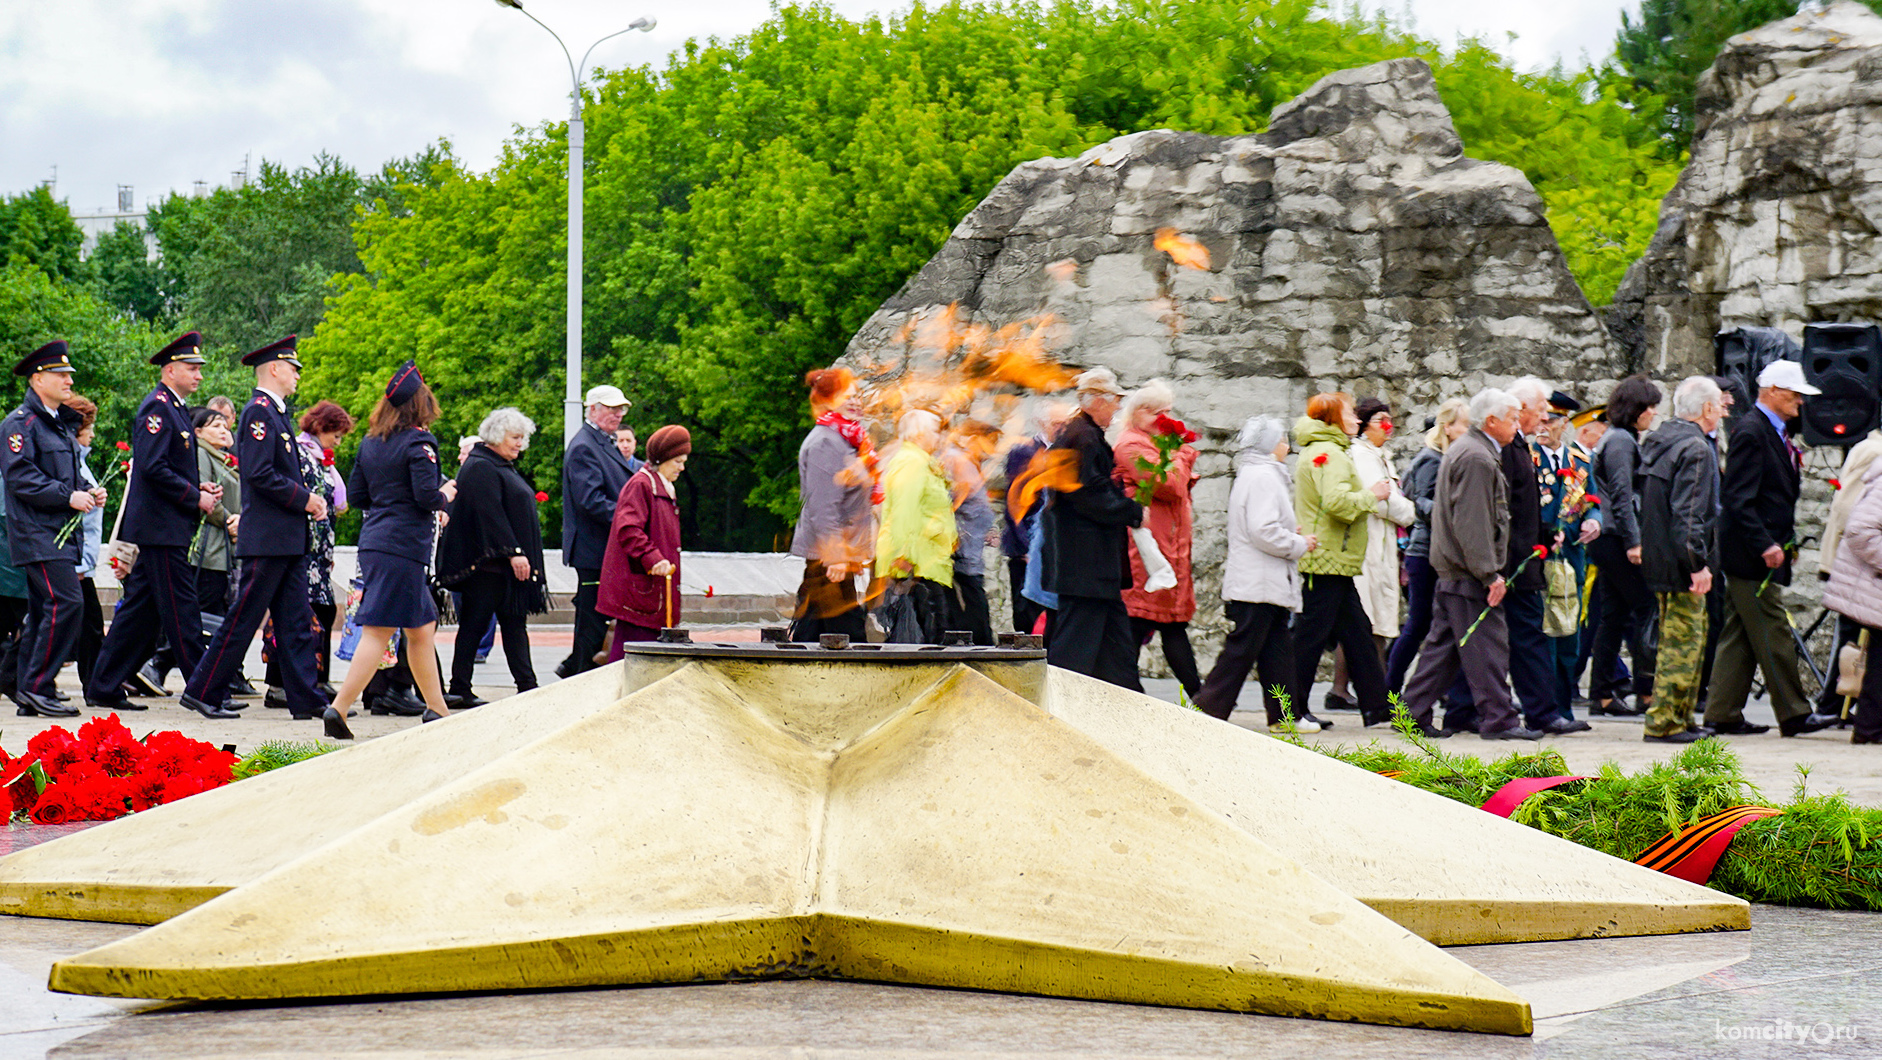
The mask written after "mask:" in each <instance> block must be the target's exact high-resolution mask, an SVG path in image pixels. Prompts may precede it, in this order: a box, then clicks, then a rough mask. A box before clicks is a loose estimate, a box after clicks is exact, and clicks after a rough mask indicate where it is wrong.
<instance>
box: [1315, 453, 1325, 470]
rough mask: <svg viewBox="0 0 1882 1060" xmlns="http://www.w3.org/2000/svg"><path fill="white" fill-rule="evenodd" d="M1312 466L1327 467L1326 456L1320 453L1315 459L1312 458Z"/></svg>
mask: <svg viewBox="0 0 1882 1060" xmlns="http://www.w3.org/2000/svg"><path fill="white" fill-rule="evenodd" d="M1313 466H1315V467H1325V466H1327V454H1325V453H1321V454H1320V455H1319V456H1316V457H1314V458H1313Z"/></svg>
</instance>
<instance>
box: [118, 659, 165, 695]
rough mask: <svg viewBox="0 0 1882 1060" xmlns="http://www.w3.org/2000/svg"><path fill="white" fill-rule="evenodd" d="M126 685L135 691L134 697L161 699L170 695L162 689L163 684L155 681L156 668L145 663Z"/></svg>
mask: <svg viewBox="0 0 1882 1060" xmlns="http://www.w3.org/2000/svg"><path fill="white" fill-rule="evenodd" d="M126 683H127V684H129V685H131V686H132V687H133V688H136V689H137V691H136V692H135V693H133V694H134V695H144V696H159V697H161V696H168V695H169V694H170V690H169V689H167V688H165V687H163V682H162V681H159V680H157V668H156V667H154V666H152V665H150V664H149V663H145V664H144V666H143V668H142V669H140V670H138V671H137V672H136V673H134V674H132V675H131V679H130V680H129V681H128V682H126Z"/></svg>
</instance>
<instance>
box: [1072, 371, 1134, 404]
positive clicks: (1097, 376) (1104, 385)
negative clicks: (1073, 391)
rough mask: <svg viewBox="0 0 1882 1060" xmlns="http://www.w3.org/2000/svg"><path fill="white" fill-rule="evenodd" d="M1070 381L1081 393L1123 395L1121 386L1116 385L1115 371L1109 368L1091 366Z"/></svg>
mask: <svg viewBox="0 0 1882 1060" xmlns="http://www.w3.org/2000/svg"><path fill="white" fill-rule="evenodd" d="M1072 383H1073V385H1075V386H1077V387H1078V392H1079V393H1081V394H1110V395H1111V396H1112V397H1123V396H1124V390H1123V388H1122V387H1120V386H1118V385H1117V373H1116V372H1113V371H1112V370H1111V369H1109V368H1093V369H1092V370H1091V371H1089V372H1085V373H1082V374H1081V375H1079V377H1078V378H1076V379H1074V380H1072Z"/></svg>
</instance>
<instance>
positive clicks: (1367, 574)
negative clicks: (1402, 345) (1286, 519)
mask: <svg viewBox="0 0 1882 1060" xmlns="http://www.w3.org/2000/svg"><path fill="white" fill-rule="evenodd" d="M1353 411H1354V413H1355V414H1357V415H1358V416H1359V437H1357V438H1355V439H1353V448H1352V450H1351V454H1352V458H1353V470H1354V471H1356V472H1358V474H1359V481H1360V482H1361V483H1363V484H1364V485H1365V486H1366V487H1367V488H1368V489H1370V488H1371V487H1372V484H1373V483H1375V482H1384V483H1385V484H1386V485H1387V486H1388V487H1390V489H1391V492H1390V493H1387V494H1386V495H1385V499H1384V500H1382V501H1380V502H1379V503H1378V505H1377V506H1376V507H1375V508H1374V510H1373V513H1372V514H1371V515H1368V516H1367V517H1366V565H1365V566H1364V567H1363V568H1361V570H1360V572H1359V576H1358V577H1356V578H1354V579H1353V588H1355V589H1357V590H1359V602H1360V605H1361V606H1363V607H1364V608H1365V609H1366V617H1367V618H1368V619H1370V620H1371V622H1372V641H1373V644H1375V645H1376V646H1377V647H1378V649H1379V665H1380V666H1384V665H1385V663H1386V652H1387V650H1388V649H1389V647H1390V645H1391V643H1392V639H1393V638H1395V637H1397V636H1398V634H1399V625H1398V600H1399V577H1398V562H1399V558H1398V528H1399V527H1401V526H1410V525H1412V524H1413V523H1415V522H1417V521H1418V506H1417V505H1415V504H1413V503H1412V500H1411V498H1410V497H1407V496H1406V495H1405V491H1404V489H1403V488H1402V486H1401V485H1400V483H1399V479H1398V468H1396V467H1394V466H1393V464H1392V454H1391V453H1388V452H1386V451H1385V443H1386V442H1387V440H1389V439H1390V438H1391V437H1392V407H1391V406H1390V405H1387V404H1386V403H1385V402H1384V401H1381V400H1380V399H1378V398H1366V399H1364V400H1362V401H1361V402H1360V403H1359V405H1358V406H1357V407H1356V408H1355V409H1354V410H1353ZM1334 663H1335V665H1334V673H1333V690H1332V693H1331V694H1330V695H1329V696H1328V698H1329V699H1332V700H1336V701H1338V700H1344V701H1345V702H1344V703H1341V704H1340V705H1341V706H1344V707H1345V708H1346V709H1348V710H1357V709H1359V705H1358V704H1357V703H1355V702H1353V701H1352V697H1351V696H1350V695H1348V694H1347V691H1346V659H1345V657H1344V655H1342V656H1340V657H1339V658H1336V659H1335V660H1334Z"/></svg>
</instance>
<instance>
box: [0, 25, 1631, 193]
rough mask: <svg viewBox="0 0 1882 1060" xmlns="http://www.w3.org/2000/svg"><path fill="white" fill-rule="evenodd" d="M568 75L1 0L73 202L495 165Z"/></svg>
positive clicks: (263, 28) (41, 158)
mask: <svg viewBox="0 0 1882 1060" xmlns="http://www.w3.org/2000/svg"><path fill="white" fill-rule="evenodd" d="M526 2H527V3H528V5H529V10H530V11H531V13H533V14H535V15H536V16H537V17H538V18H541V19H542V20H543V21H545V22H547V23H548V24H549V25H551V26H553V27H554V28H555V29H556V31H557V32H558V33H560V34H561V35H562V38H563V39H564V40H566V41H567V42H568V44H569V47H570V49H571V50H572V51H574V52H575V54H576V58H578V59H579V58H580V56H581V51H582V50H583V49H585V48H586V47H587V46H588V45H589V43H590V42H592V41H594V40H595V39H596V38H598V37H601V36H604V35H606V34H608V33H610V32H613V31H614V30H617V29H620V28H622V27H624V26H625V25H626V24H627V23H628V22H630V21H632V20H633V19H634V18H636V17H638V16H640V15H651V16H654V17H655V18H657V19H658V20H659V27H658V28H657V29H656V30H655V31H654V32H653V33H651V34H641V33H633V34H629V35H627V36H624V37H618V38H616V39H615V40H613V41H610V42H608V43H606V44H603V45H602V46H601V47H600V48H599V49H597V50H596V52H595V61H596V62H597V63H600V64H605V65H609V66H621V65H628V64H640V63H654V64H656V65H661V64H662V63H663V60H664V57H665V56H666V54H667V53H669V52H670V51H673V50H674V49H676V48H677V47H679V46H680V44H681V43H682V42H684V41H685V40H686V39H687V38H689V37H705V36H713V35H716V36H719V37H725V38H729V37H735V36H738V35H741V34H743V33H745V32H747V31H748V30H750V29H751V28H752V27H754V26H756V25H758V24H759V23H760V22H762V21H764V19H765V18H766V17H767V16H768V15H769V13H770V8H769V4H768V3H767V2H766V0H688V2H686V3H668V2H666V0H526ZM833 6H834V7H835V8H836V9H837V10H838V11H839V12H841V13H843V14H845V15H848V16H852V17H855V16H859V15H863V14H867V13H869V12H871V11H892V10H894V9H895V7H896V6H897V5H896V4H893V3H885V2H882V0H833ZM1380 6H1381V0H1366V7H1367V8H1368V9H1372V10H1377V9H1378V8H1379V7H1380ZM1620 6H1621V5H1620V2H1619V0H1503V2H1500V3H1494V2H1488V0H1409V2H1406V0H1384V7H1385V9H1386V10H1388V11H1390V12H1392V13H1394V14H1404V13H1406V12H1407V11H1409V13H1410V15H1411V17H1412V18H1413V19H1414V20H1415V21H1416V25H1417V29H1418V31H1419V32H1420V33H1421V34H1423V35H1425V36H1428V37H1434V38H1437V39H1438V40H1440V41H1443V42H1446V43H1449V42H1450V41H1451V40H1453V39H1454V38H1455V37H1456V36H1458V35H1459V34H1483V35H1486V36H1489V37H1491V38H1492V39H1494V40H1496V41H1499V42H1506V41H1507V38H1506V37H1504V34H1506V33H1515V34H1517V35H1518V36H1517V39H1516V40H1514V41H1507V43H1506V44H1504V50H1505V52H1506V53H1507V54H1509V55H1512V56H1513V57H1514V58H1515V59H1516V60H1517V61H1518V62H1519V63H1520V64H1522V65H1523V66H1525V67H1529V68H1539V67H1544V66H1547V65H1548V64H1549V63H1550V62H1552V61H1553V60H1554V58H1555V57H1556V56H1561V57H1563V58H1564V59H1566V60H1568V61H1569V62H1570V63H1571V64H1573V63H1576V62H1579V61H1580V60H1581V59H1582V58H1583V57H1584V55H1586V56H1589V57H1592V58H1594V59H1597V60H1599V59H1601V58H1603V57H1605V56H1606V55H1607V53H1608V51H1609V49H1610V47H1611V45H1612V42H1613V39H1614V32H1615V29H1616V28H1617V27H1618V26H1619V22H1620V14H1619V12H1620ZM1630 6H1631V5H1630ZM567 69H568V68H567V65H566V63H565V61H564V59H563V57H562V54H561V51H560V50H559V49H558V48H557V47H556V44H555V41H554V40H552V39H551V38H550V37H549V35H548V34H547V33H544V32H543V31H542V30H541V29H539V28H537V27H536V26H535V25H534V24H533V23H531V22H530V21H529V20H528V19H526V18H525V17H523V16H522V15H520V14H518V13H517V12H515V11H510V10H507V9H504V8H501V7H499V6H497V5H496V4H495V3H493V2H491V0H37V2H27V0H3V2H0V191H4V192H15V191H21V190H24V189H27V188H30V187H32V186H33V185H35V184H37V183H39V182H41V181H43V180H45V179H47V178H49V177H51V176H52V175H53V167H54V166H57V167H58V170H57V172H58V189H57V190H58V194H59V196H60V197H61V198H64V199H66V200H67V202H68V203H69V204H70V205H71V207H72V209H73V210H74V211H75V212H90V211H95V210H99V209H107V208H111V207H114V206H115V204H116V189H117V185H119V184H130V185H132V186H134V188H135V189H136V190H135V195H136V208H137V209H138V210H142V209H143V208H144V207H145V206H146V205H147V204H148V202H149V200H150V199H151V198H152V197H153V196H161V195H163V194H164V193H166V192H167V191H168V190H169V189H172V188H174V189H177V190H179V191H185V190H188V188H189V187H190V185H191V183H192V182H193V181H197V180H205V181H209V182H210V183H211V184H224V183H227V182H228V180H229V175H230V173H231V172H232V171H234V170H238V169H241V168H242V166H243V160H244V158H248V159H250V160H252V161H251V163H250V165H251V169H252V166H253V161H258V160H259V159H261V158H268V159H270V160H273V161H278V162H285V163H287V164H289V165H301V164H304V163H306V162H307V161H309V160H310V159H311V158H312V157H313V155H314V154H315V153H316V152H318V151H322V150H325V151H329V152H332V153H334V154H337V155H339V156H340V157H341V158H343V159H345V160H346V161H347V162H348V163H350V164H352V165H354V166H355V167H357V168H359V169H361V170H367V169H376V168H377V167H378V165H379V164H380V163H381V162H383V161H384V160H386V159H388V158H392V157H397V156H401V155H407V154H411V153H413V152H415V151H418V150H420V149H421V148H423V147H424V145H425V144H427V143H429V142H431V141H433V140H436V139H438V138H439V137H445V138H448V139H449V140H450V141H451V142H452V145H453V147H454V149H455V151H456V153H457V155H458V157H459V158H461V159H463V160H464V161H465V162H466V163H467V164H468V165H470V166H472V167H473V168H477V169H483V168H486V167H488V166H489V165H490V164H491V163H492V162H493V161H494V160H495V158H496V156H497V153H498V150H499V148H500V146H501V144H502V142H503V141H504V140H505V139H506V138H508V137H509V136H511V135H512V133H513V129H514V127H515V126H516V125H519V124H521V125H534V124H537V123H539V122H541V121H543V120H544V119H546V118H551V117H559V116H561V115H563V114H566V112H567V107H568V104H567V92H568V85H567V77H568V74H567Z"/></svg>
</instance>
